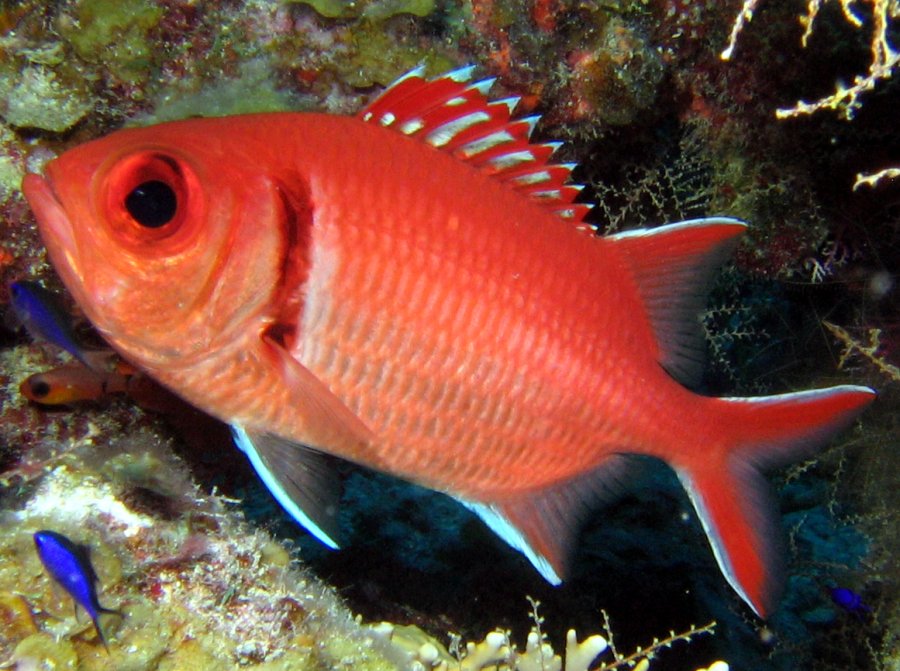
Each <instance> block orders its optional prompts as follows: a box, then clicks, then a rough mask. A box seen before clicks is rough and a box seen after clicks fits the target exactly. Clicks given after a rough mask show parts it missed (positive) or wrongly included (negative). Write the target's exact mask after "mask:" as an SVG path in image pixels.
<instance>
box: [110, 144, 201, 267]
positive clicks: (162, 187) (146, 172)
mask: <svg viewBox="0 0 900 671" xmlns="http://www.w3.org/2000/svg"><path fill="white" fill-rule="evenodd" d="M102 184H103V191H102V192H101V195H100V201H99V203H100V207H101V208H102V212H103V213H104V218H103V220H104V221H105V222H106V223H107V224H108V226H109V227H110V229H111V230H112V232H113V233H114V234H115V235H116V236H117V238H118V240H119V241H120V242H121V243H123V244H125V245H128V246H131V247H134V248H140V249H143V250H146V248H147V245H156V243H158V242H160V241H162V240H167V243H166V245H165V246H161V247H159V249H160V250H162V252H163V253H165V254H171V253H173V250H174V249H175V248H176V247H177V246H178V245H179V244H188V243H189V242H190V240H192V239H193V234H194V232H195V231H196V230H197V228H198V225H199V223H198V222H202V220H203V218H202V211H203V207H204V199H203V198H202V194H201V192H202V190H201V189H200V186H199V182H198V180H197V177H196V174H195V173H194V172H193V170H191V167H190V165H188V163H187V162H185V161H184V160H182V159H181V158H179V157H178V156H177V155H173V154H164V153H162V152H159V151H146V150H144V151H137V152H135V153H133V154H130V155H128V156H125V157H124V158H119V157H116V159H115V162H113V163H112V164H111V166H110V169H109V172H108V173H107V174H106V176H105V178H104V180H103V182H102ZM173 245H174V246H173Z"/></svg>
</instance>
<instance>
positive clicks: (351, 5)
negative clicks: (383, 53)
mask: <svg viewBox="0 0 900 671" xmlns="http://www.w3.org/2000/svg"><path fill="white" fill-rule="evenodd" d="M293 1H294V2H297V3H300V4H304V5H309V6H310V7H312V8H313V9H315V10H316V12H318V13H319V14H321V15H322V16H324V17H326V18H329V19H348V18H359V17H361V18H365V19H371V20H383V19H387V18H390V17H392V16H396V15H397V14H412V15H414V16H428V15H429V14H431V12H433V11H434V5H435V3H434V0H293Z"/></svg>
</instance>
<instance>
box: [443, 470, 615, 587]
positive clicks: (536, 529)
mask: <svg viewBox="0 0 900 671" xmlns="http://www.w3.org/2000/svg"><path fill="white" fill-rule="evenodd" d="M631 461H632V460H631V459H630V458H629V457H628V456H627V455H618V454H616V455H611V456H609V457H607V458H606V459H604V460H603V462H602V463H601V464H600V465H599V466H598V467H597V468H595V469H593V470H591V471H590V472H588V473H585V474H582V475H580V476H578V477H576V478H573V479H569V480H564V481H562V482H558V483H555V484H554V485H551V486H550V487H546V488H544V489H540V490H536V491H530V492H525V493H522V494H519V495H518V496H515V497H506V498H504V499H503V500H502V501H493V502H484V501H471V500H467V499H464V498H461V497H455V498H456V500H457V501H459V502H460V503H462V504H463V505H464V506H465V507H466V508H468V509H469V510H471V511H472V512H474V513H475V514H476V515H478V516H479V517H480V518H481V519H482V521H483V522H484V523H485V524H487V525H488V526H489V527H490V529H491V531H493V532H494V533H495V534H497V535H498V536H500V538H502V539H503V540H504V541H506V542H507V543H509V545H511V546H512V547H513V548H514V549H516V550H518V551H519V552H521V553H522V554H524V555H525V556H526V557H527V558H528V561H530V562H531V563H532V565H534V567H535V568H536V569H537V571H538V573H540V574H541V575H542V576H543V577H544V579H545V580H547V582H549V583H551V584H553V585H559V584H560V583H561V582H562V581H563V578H564V577H565V573H566V564H567V562H568V559H569V555H570V554H571V549H572V547H573V546H574V544H575V539H576V536H577V534H578V530H579V529H580V527H581V524H582V523H583V522H584V520H585V519H586V518H587V516H588V515H589V514H590V512H591V511H592V510H593V509H594V508H595V507H596V506H597V505H599V504H600V502H601V501H604V500H608V499H610V498H613V497H614V496H616V495H617V494H618V493H619V492H620V491H621V490H622V489H623V488H624V486H623V483H625V482H626V481H627V471H628V467H629V465H630V464H631Z"/></svg>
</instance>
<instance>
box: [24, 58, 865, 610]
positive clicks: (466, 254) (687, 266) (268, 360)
mask: <svg viewBox="0 0 900 671" xmlns="http://www.w3.org/2000/svg"><path fill="white" fill-rule="evenodd" d="M467 75H468V70H466V71H461V72H457V73H451V74H450V75H447V76H445V77H442V78H439V79H436V80H433V81H426V80H424V79H423V78H422V77H421V76H420V75H419V73H417V72H414V73H411V74H410V75H408V76H407V77H405V78H403V79H402V80H401V81H400V82H398V83H397V84H395V85H394V86H393V87H392V88H391V89H389V90H388V91H387V92H386V93H385V94H384V95H383V96H382V98H380V99H378V100H376V101H375V102H374V103H372V104H371V105H370V106H369V107H367V108H366V109H365V110H363V112H361V113H360V115H358V116H357V117H352V118H351V117H335V116H329V115H320V114H267V115H250V116H242V117H232V118H221V119H198V120H188V121H183V122H175V123H170V124H163V125H160V126H156V127H151V128H143V129H134V130H125V131H120V132H118V133H114V134H112V135H110V136H109V137H107V138H104V139H101V140H98V141H95V142H91V143H88V144H86V145H83V146H82V147H78V148H76V149H74V150H72V151H70V152H68V153H66V154H65V155H63V156H62V157H60V158H59V159H56V160H55V161H53V162H51V163H50V164H49V165H48V166H47V169H46V176H45V177H39V176H37V175H29V176H28V177H27V178H26V181H25V185H24V188H25V193H26V196H27V197H28V199H29V201H30V203H31V205H32V207H33V208H34V209H35V212H36V214H37V217H38V222H39V225H40V228H41V232H42V235H43V237H44V239H45V241H46V244H47V247H48V250H49V252H50V256H51V259H52V260H53V263H54V265H55V267H56V268H57V270H58V271H59V273H60V275H61V277H62V278H63V280H64V282H65V283H66V285H67V287H68V288H69V289H70V290H71V292H72V293H73V295H74V296H75V298H76V300H77V301H78V302H79V304H80V305H81V306H82V308H83V309H84V311H85V313H86V314H87V315H88V317H89V318H90V319H91V321H92V322H93V323H94V325H95V326H96V327H97V328H98V330H99V331H100V332H101V333H102V334H103V336H104V337H105V338H106V339H107V340H108V341H109V342H110V344H112V345H113V346H114V347H115V348H116V349H118V350H119V351H120V352H121V353H122V354H123V355H124V356H125V357H127V358H128V359H129V360H130V361H132V362H134V363H135V364H137V365H138V366H139V367H141V368H143V369H144V370H146V371H147V372H148V373H149V374H150V375H152V376H153V377H155V378H156V379H157V380H159V381H160V382H162V383H163V384H165V385H166V386H168V387H170V388H171V389H172V390H174V391H176V392H177V393H178V394H180V395H181V396H183V397H184V398H186V399H187V400H189V401H190V402H192V403H194V404H195V405H197V406H198V407H200V408H203V409H205V410H206V411H208V412H210V413H211V414H213V415H216V416H217V417H219V418H221V419H223V420H225V421H226V422H229V423H230V424H231V425H232V426H233V427H234V430H235V435H236V437H237V440H238V443H239V445H240V446H241V447H242V449H244V451H245V452H247V454H248V456H249V457H250V459H251V461H252V462H253V464H254V466H255V467H256V469H257V471H258V472H259V473H260V475H261V476H262V477H263V479H264V481H265V482H266V484H267V485H268V486H269V488H270V489H271V490H272V492H273V493H274V494H275V496H276V497H277V498H278V499H279V501H280V502H281V503H282V504H283V505H285V507H286V508H287V509H288V511H289V512H291V514H292V515H294V517H295V518H297V519H298V521H300V522H301V523H303V524H304V525H305V526H307V527H308V528H310V530H311V531H313V533H315V534H316V535H317V536H318V537H319V538H320V539H322V540H323V541H324V542H326V543H328V544H330V545H334V540H333V536H334V534H333V526H334V524H333V504H334V502H335V500H334V493H333V491H332V489H331V484H332V483H333V480H332V478H331V476H330V475H329V474H328V473H327V471H326V468H325V465H324V464H323V461H322V459H321V458H320V455H319V453H320V452H324V453H328V454H331V455H335V456H338V457H342V458H345V459H349V460H352V461H354V462H357V463H360V464H363V465H365V466H369V467H372V468H376V469H379V470H382V471H385V472H388V473H391V474H394V475H398V476H401V477H404V478H407V479H409V480H411V481H414V482H417V483H421V484H424V485H427V486H429V487H432V488H434V489H438V490H441V491H444V492H447V493H450V494H451V495H453V496H455V497H457V498H458V499H460V500H461V501H462V502H463V503H465V504H466V505H468V506H469V507H470V508H472V509H473V510H475V511H476V512H477V513H478V514H479V515H480V516H481V517H482V518H483V519H484V520H485V521H486V522H487V523H488V524H489V525H490V526H491V527H492V528H493V529H494V530H495V531H497V532H498V533H499V534H500V535H501V536H502V537H503V538H504V539H505V540H507V541H508V542H509V543H510V544H512V545H513V546H514V547H516V548H517V549H519V550H521V551H523V552H524V553H525V554H526V555H527V556H528V557H529V559H531V561H532V562H533V563H534V564H535V566H536V567H537V568H538V570H540V571H541V573H542V574H543V575H544V576H545V577H547V578H548V579H550V580H552V581H558V580H559V576H560V575H561V573H562V570H563V565H564V560H565V556H566V554H567V552H568V550H569V545H570V544H571V541H572V539H573V537H574V533H575V531H576V530H577V524H578V522H579V520H580V519H581V518H583V517H584V516H585V514H586V513H587V512H588V510H589V507H590V504H591V503H592V502H593V501H594V500H595V499H597V498H598V497H599V496H601V495H602V492H603V490H604V489H605V485H606V483H607V482H608V480H609V479H610V478H617V477H621V475H622V471H623V469H624V468H625V467H626V465H627V457H626V456H625V455H628V454H642V455H652V456H655V457H659V458H661V459H663V460H665V461H666V462H667V463H669V464H670V465H671V466H672V467H673V468H674V469H675V470H676V472H677V473H678V474H679V477H680V478H681V480H682V482H683V483H684V484H685V486H686V487H687V488H688V490H689V492H690V494H691V496H692V499H693V501H694V503H695V506H696V507H697V510H698V512H699V514H700V516H701V519H702V521H703V523H704V527H705V529H706V530H707V532H708V534H709V536H710V541H711V543H712V545H713V549H714V551H715V553H716V556H717V559H718V560H719V563H720V566H721V567H722V569H723V571H724V573H725V575H726V577H727V578H728V580H729V582H731V584H732V585H733V586H734V587H735V588H736V589H737V591H738V592H739V593H740V594H741V596H743V597H744V599H745V600H747V601H748V603H750V604H751V606H753V608H754V609H755V610H756V611H757V613H760V614H766V613H768V612H769V611H770V610H771V608H772V607H773V604H774V601H775V599H776V598H777V592H778V585H779V580H778V571H777V564H778V556H777V553H776V552H775V551H774V550H773V549H772V545H771V534H772V530H771V528H770V527H771V525H772V521H771V515H770V514H769V512H767V511H766V509H765V506H764V504H765V501H761V500H760V497H759V496H758V492H759V491H760V490H761V489H762V488H763V487H764V485H763V481H762V478H761V476H760V475H759V474H758V472H757V470H756V465H757V464H760V463H774V464H777V463H779V462H784V461H786V460H789V459H791V458H794V457H796V455H797V454H802V453H803V450H805V449H810V448H812V447H815V446H817V445H819V444H821V443H823V442H824V441H825V440H827V438H828V436H830V435H831V433H832V432H834V431H836V430H838V429H839V428H841V427H843V426H846V425H847V424H848V423H849V422H850V421H852V419H853V418H854V417H855V416H856V415H857V414H858V413H859V412H860V411H861V409H862V408H863V407H864V406H865V405H867V404H868V403H869V402H870V401H871V399H872V398H873V393H872V392H871V390H869V389H867V388H862V387H850V386H844V387H835V388H832V389H827V390H819V391H813V392H805V393H798V394H787V395H783V396H776V397H767V398H760V399H716V398H707V397H702V396H698V395H696V394H694V393H692V392H690V391H689V390H688V389H687V388H685V387H684V386H682V384H681V382H687V383H690V382H692V381H696V377H697V375H698V374H699V366H700V362H701V361H702V350H703V340H702V335H701V332H700V327H699V323H698V321H697V319H696V315H697V313H698V312H699V311H700V310H701V309H702V307H703V305H704V302H705V298H706V296H705V289H706V288H707V286H708V284H709V282H710V279H711V277H712V273H713V272H714V271H715V269H716V267H717V266H718V264H719V263H720V262H721V261H722V260H723V259H725V258H726V257H727V255H728V253H729V252H730V251H731V249H732V248H733V246H734V244H735V242H736V240H737V236H738V235H739V234H740V233H741V231H742V230H743V228H744V225H743V224H742V223H740V222H737V221H734V220H731V219H724V218H718V219H707V220H698V221H693V222H683V223H681V224H675V225H671V226H665V227H661V228H659V229H654V230H651V231H634V232H629V233H624V234H620V235H616V236H611V237H607V238H600V237H597V236H596V235H594V234H593V233H592V232H591V231H590V230H589V228H588V227H587V226H585V225H583V224H581V223H580V219H581V216H583V214H584V212H585V210H586V208H587V206H585V205H581V204H573V203H572V199H573V198H574V196H575V195H576V194H577V192H578V189H577V187H573V186H569V185H565V184H564V182H565V180H566V178H567V177H568V174H569V171H570V169H571V166H565V165H556V164H551V163H548V161H547V159H548V157H549V155H550V153H552V150H553V148H554V147H553V146H551V145H536V144H531V143H529V141H528V133H529V132H530V129H531V127H532V126H533V123H534V120H532V119H524V120H511V119H510V115H509V109H510V105H509V104H508V103H507V102H506V101H498V102H489V101H488V100H487V99H486V97H485V95H484V93H485V91H486V85H485V83H483V82H479V83H476V84H469V83H468V82H466V81H465V80H466V78H467ZM304 446H306V447H304ZM307 447H311V448H314V450H309V449H307ZM798 450H799V452H798Z"/></svg>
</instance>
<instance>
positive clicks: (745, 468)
mask: <svg viewBox="0 0 900 671" xmlns="http://www.w3.org/2000/svg"><path fill="white" fill-rule="evenodd" d="M874 398H875V393H874V392H873V391H872V390H871V389H869V388H868V387H857V386H851V385H844V386H838V387H831V388H829V389H818V390H812V391H805V392H798V393H791V394H780V395H776V396H765V397H757V398H717V399H709V401H710V403H711V404H712V408H713V413H714V419H713V421H714V423H715V428H716V431H717V434H718V435H721V436H723V438H722V440H721V441H720V445H721V447H722V448H723V449H718V450H704V451H703V459H702V460H699V459H698V460H697V463H695V464H694V465H691V466H682V465H679V464H674V465H673V466H674V468H675V470H676V472H677V473H678V477H679V478H680V480H681V482H682V484H683V485H684V487H685V489H686V490H687V492H688V494H689V496H690V498H691V501H692V502H693V504H694V508H695V509H696V510H697V514H698V515H699V517H700V520H701V522H702V524H703V528H704V530H705V531H706V534H707V536H708V538H709V542H710V545H711V546H712V549H713V553H714V554H715V557H716V561H717V562H718V563H719V567H720V568H721V570H722V573H723V574H724V575H725V577H726V579H727V580H728V582H729V583H730V584H731V586H732V587H733V588H734V589H735V591H737V593H738V594H739V595H740V596H741V597H742V598H743V599H744V600H745V601H746V602H747V603H748V604H749V605H750V606H751V607H752V608H753V610H754V611H755V612H756V613H757V615H759V616H760V617H767V616H768V615H770V614H771V612H772V610H773V609H774V606H775V604H776V603H777V601H778V598H779V596H780V592H781V590H782V588H783V579H784V571H783V562H784V552H783V549H782V547H781V543H782V541H781V533H780V527H779V525H778V521H777V519H776V517H775V511H776V510H777V508H776V506H775V505H774V502H773V501H772V498H773V497H772V495H771V492H770V490H769V486H768V484H767V482H766V480H765V478H764V477H763V475H762V471H763V470H765V469H766V468H768V467H775V466H778V465H782V464H785V463H788V462H791V461H795V460H797V459H798V458H802V457H803V456H804V455H808V454H812V453H813V452H814V451H815V450H816V449H817V448H819V447H821V446H822V445H823V444H825V443H826V442H827V441H828V439H829V438H830V437H831V436H832V435H833V434H834V433H836V432H838V431H840V430H841V429H843V428H845V427H847V426H848V425H849V424H850V423H851V422H852V421H853V420H854V419H855V418H856V417H857V415H858V414H859V413H860V412H862V410H863V409H864V408H865V407H866V406H867V405H868V404H869V403H871V402H872V400H873V399H874Z"/></svg>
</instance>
